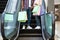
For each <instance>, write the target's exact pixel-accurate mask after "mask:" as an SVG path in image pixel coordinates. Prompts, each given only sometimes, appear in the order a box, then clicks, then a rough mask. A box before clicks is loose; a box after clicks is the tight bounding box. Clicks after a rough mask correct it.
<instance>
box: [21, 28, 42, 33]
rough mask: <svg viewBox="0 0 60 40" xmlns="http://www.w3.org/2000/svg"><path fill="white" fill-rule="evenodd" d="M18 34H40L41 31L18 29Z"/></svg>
mask: <svg viewBox="0 0 60 40" xmlns="http://www.w3.org/2000/svg"><path fill="white" fill-rule="evenodd" d="M20 33H21V34H24V33H42V31H41V29H20Z"/></svg>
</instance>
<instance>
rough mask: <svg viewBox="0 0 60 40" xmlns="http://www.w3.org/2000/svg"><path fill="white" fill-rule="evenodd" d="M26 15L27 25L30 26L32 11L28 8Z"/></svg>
mask: <svg viewBox="0 0 60 40" xmlns="http://www.w3.org/2000/svg"><path fill="white" fill-rule="evenodd" d="M27 15H28V25H29V26H30V24H31V15H32V11H31V8H30V7H29V8H28V9H27Z"/></svg>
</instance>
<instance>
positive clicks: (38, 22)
mask: <svg viewBox="0 0 60 40" xmlns="http://www.w3.org/2000/svg"><path fill="white" fill-rule="evenodd" d="M35 19H36V25H37V27H35V29H40V20H39V17H38V16H35Z"/></svg>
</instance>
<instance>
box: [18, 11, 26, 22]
mask: <svg viewBox="0 0 60 40" xmlns="http://www.w3.org/2000/svg"><path fill="white" fill-rule="evenodd" d="M18 21H19V22H26V21H27V12H26V11H21V12H19V14H18Z"/></svg>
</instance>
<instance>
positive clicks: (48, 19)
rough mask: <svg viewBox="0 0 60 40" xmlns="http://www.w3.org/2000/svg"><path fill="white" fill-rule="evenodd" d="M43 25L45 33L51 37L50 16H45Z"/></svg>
mask: <svg viewBox="0 0 60 40" xmlns="http://www.w3.org/2000/svg"><path fill="white" fill-rule="evenodd" d="M45 24H46V31H47V33H48V34H49V35H50V36H52V15H51V14H46V15H45Z"/></svg>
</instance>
